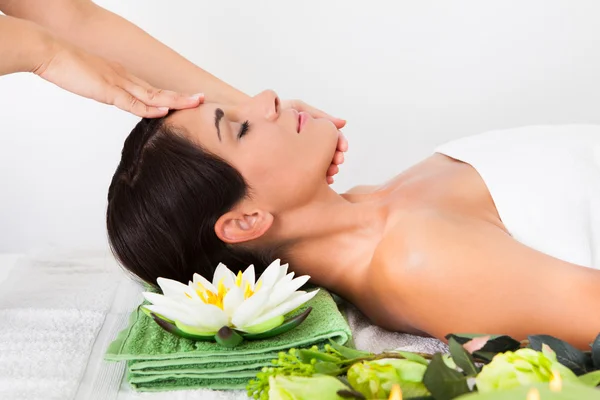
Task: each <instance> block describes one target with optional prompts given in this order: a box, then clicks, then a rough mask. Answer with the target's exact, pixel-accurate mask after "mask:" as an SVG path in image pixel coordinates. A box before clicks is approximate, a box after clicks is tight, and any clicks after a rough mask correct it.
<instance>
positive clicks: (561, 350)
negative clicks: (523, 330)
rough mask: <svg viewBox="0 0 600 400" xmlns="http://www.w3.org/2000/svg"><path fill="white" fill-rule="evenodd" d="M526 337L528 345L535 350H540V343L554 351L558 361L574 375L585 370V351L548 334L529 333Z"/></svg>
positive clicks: (580, 373)
mask: <svg viewBox="0 0 600 400" xmlns="http://www.w3.org/2000/svg"><path fill="white" fill-rule="evenodd" d="M528 339H529V347H531V348H532V349H533V350H536V351H542V344H544V343H545V344H547V345H548V346H549V347H550V348H551V349H552V350H553V351H554V352H555V353H556V359H557V360H558V362H559V363H561V364H562V365H564V366H565V367H567V368H569V369H570V370H571V371H573V372H574V373H575V375H582V374H584V373H586V372H587V370H586V363H587V357H586V355H585V353H584V352H583V351H581V350H578V349H576V348H575V347H573V346H571V345H570V344H569V343H567V342H565V341H563V340H560V339H557V338H555V337H553V336H550V335H530V336H528Z"/></svg>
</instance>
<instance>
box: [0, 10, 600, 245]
mask: <svg viewBox="0 0 600 400" xmlns="http://www.w3.org/2000/svg"><path fill="white" fill-rule="evenodd" d="M98 3H99V4H100V5H102V6H104V7H106V8H108V9H110V10H112V11H114V12H116V13H118V14H120V15H122V16H124V17H125V18H127V19H129V20H131V21H133V22H134V23H136V24H138V25H139V26H141V27H142V28H143V29H145V30H147V31H148V32H149V33H151V34H152V35H154V36H155V37H157V38H158V39H159V40H161V41H163V42H165V43H166V44H168V45H169V46H171V47H173V48H174V49H175V50H177V51H178V52H180V53H181V54H183V55H184V56H185V57H187V58H189V59H190V60H192V61H193V62H195V63H196V64H198V65H200V66H201V67H203V68H205V69H207V70H208V71H210V72H212V73H214V74H216V75H217V76H219V77H220V78H222V79H224V80H225V81H227V82H229V83H231V84H233V85H234V86H236V87H238V88H240V89H241V90H243V91H245V92H247V93H249V94H255V93H257V92H259V91H260V90H262V89H264V88H273V89H275V90H277V91H278V93H279V94H280V96H281V97H282V98H291V97H297V98H301V99H303V100H305V101H307V102H309V103H311V104H313V105H315V106H318V107H321V108H322V109H324V110H326V111H328V112H330V113H332V114H334V115H337V116H340V117H343V118H346V119H347V120H348V127H347V128H346V129H345V133H346V136H347V137H348V139H349V140H350V148H351V149H350V152H349V153H348V154H347V161H346V163H345V164H344V165H343V169H342V172H341V174H340V175H339V176H338V178H337V181H336V184H335V186H334V187H335V188H336V189H338V190H340V191H342V190H345V189H348V188H349V187H350V186H353V185H355V184H366V183H377V182H380V181H383V180H385V179H387V178H389V177H391V176H393V175H394V174H396V173H398V172H400V171H401V170H403V169H404V168H406V167H407V166H409V165H410V164H412V163H414V162H416V161H418V160H419V159H421V158H423V157H425V156H427V155H428V154H430V153H431V151H432V149H433V147H434V146H435V145H437V144H440V143H442V142H445V141H447V140H450V139H453V138H458V137H461V136H466V135H471V134H475V133H479V132H482V131H486V130H490V129H497V128H508V127H515V126H519V125H526V124H546V123H568V122H594V123H600V76H599V74H600V23H599V22H598V21H599V16H600V2H597V1H594V0H588V1H572V0H564V1H549V0H539V1H523V0H511V1H508V0H501V1H480V0H473V1H442V0H440V1H425V0H413V1H404V0H403V1H391V0H388V1H382V0H379V1H374V0H371V1H360V2H359V1H349V0H345V1H343V0H337V1H334V0H320V1H315V0H304V1H284V0H269V1H266V0H265V1H258V0H254V1H248V0H237V1H233V0H230V1H218V0H210V1H209V0H194V1H164V0H101V1H98ZM6 39H7V38H0V40H6ZM8 39H10V38H8ZM124 40H125V39H124ZM0 57H1V55H0ZM137 120H138V119H137V118H136V117H133V116H130V115H128V114H126V113H124V112H121V111H119V110H117V109H114V108H111V107H108V106H104V105H100V104H96V103H94V102H92V101H90V100H86V99H82V98H78V97H76V96H74V95H72V94H69V93H67V92H63V91H61V90H60V89H58V88H56V87H54V86H53V85H52V84H49V83H47V82H45V81H42V80H41V79H39V78H37V77H35V76H32V75H28V74H18V75H11V76H5V77H0V192H1V196H0V252H17V251H24V250H28V249H32V248H36V247H39V246H42V245H47V244H54V245H59V246H67V247H73V246H88V247H89V246H91V247H96V246H105V243H106V236H105V228H104V217H105V214H104V213H105V205H106V194H107V188H108V184H109V182H110V178H111V176H112V174H113V172H114V170H115V168H116V165H117V162H118V160H119V156H120V151H121V147H122V143H123V140H124V138H125V137H126V135H127V134H128V133H129V131H130V130H131V128H132V127H133V126H134V124H135V123H136V122H137Z"/></svg>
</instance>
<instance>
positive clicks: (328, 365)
mask: <svg viewBox="0 0 600 400" xmlns="http://www.w3.org/2000/svg"><path fill="white" fill-rule="evenodd" d="M315 371H317V373H319V374H323V375H331V376H338V375H339V374H341V373H342V372H343V371H342V370H341V369H340V367H338V366H337V364H335V363H332V362H329V361H321V362H318V363H316V364H315Z"/></svg>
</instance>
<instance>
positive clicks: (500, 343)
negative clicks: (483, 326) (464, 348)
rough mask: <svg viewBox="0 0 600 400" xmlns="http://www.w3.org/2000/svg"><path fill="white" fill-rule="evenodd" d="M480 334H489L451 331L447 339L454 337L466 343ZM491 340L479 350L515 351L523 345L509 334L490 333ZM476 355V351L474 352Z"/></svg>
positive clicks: (491, 351) (492, 351) (461, 342)
mask: <svg viewBox="0 0 600 400" xmlns="http://www.w3.org/2000/svg"><path fill="white" fill-rule="evenodd" d="M479 336H488V335H483V334H477V333H456V334H454V333H451V334H448V335H446V339H448V340H450V338H454V339H455V340H456V341H457V342H458V343H460V344H465V343H467V342H468V341H470V340H471V339H473V338H476V337H479ZM489 336H490V340H488V342H487V343H486V344H485V346H483V347H482V348H481V349H480V350H478V351H477V352H489V353H504V352H505V351H515V350H518V349H519V348H520V347H521V342H519V341H518V340H515V339H513V338H511V337H510V336H507V335H489ZM473 355H475V353H473Z"/></svg>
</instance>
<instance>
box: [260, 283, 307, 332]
mask: <svg viewBox="0 0 600 400" xmlns="http://www.w3.org/2000/svg"><path fill="white" fill-rule="evenodd" d="M318 291H319V289H317V290H314V291H312V292H309V293H302V292H297V293H296V294H295V295H294V296H292V297H291V298H290V299H289V300H288V301H286V302H284V303H282V304H280V305H279V306H277V307H275V308H274V309H272V310H271V311H267V312H266V313H264V314H263V315H261V316H260V317H258V318H257V319H255V320H254V321H252V325H258V324H260V323H263V322H265V321H267V320H269V319H271V318H275V317H277V316H279V315H284V314H287V313H289V312H290V311H292V310H294V309H295V308H297V307H299V306H301V305H302V304H304V303H306V302H307V301H309V300H310V299H312V298H313V297H315V295H316V294H317V292H318Z"/></svg>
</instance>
